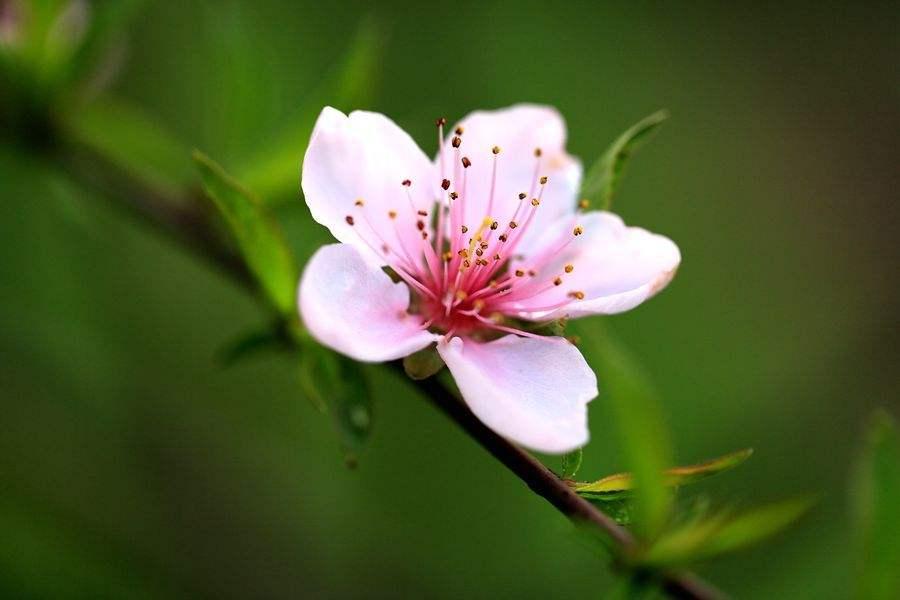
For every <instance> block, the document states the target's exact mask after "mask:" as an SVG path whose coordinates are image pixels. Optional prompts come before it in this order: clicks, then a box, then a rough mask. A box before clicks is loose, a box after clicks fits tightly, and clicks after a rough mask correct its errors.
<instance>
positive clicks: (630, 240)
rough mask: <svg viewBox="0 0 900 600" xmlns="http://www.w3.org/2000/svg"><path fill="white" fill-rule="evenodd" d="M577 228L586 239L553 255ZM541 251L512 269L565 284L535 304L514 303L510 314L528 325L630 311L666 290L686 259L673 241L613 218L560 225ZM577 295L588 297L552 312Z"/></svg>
mask: <svg viewBox="0 0 900 600" xmlns="http://www.w3.org/2000/svg"><path fill="white" fill-rule="evenodd" d="M576 226H580V227H581V228H582V229H583V233H582V234H581V235H579V236H577V237H576V238H575V239H574V240H573V241H572V243H570V244H569V245H568V246H566V247H565V248H564V249H563V250H562V251H561V252H557V253H556V254H555V255H551V254H552V251H553V250H554V249H558V248H560V246H562V245H563V244H564V243H565V242H566V240H567V239H569V238H571V237H572V235H573V230H574V228H575V227H576ZM536 246H537V248H538V249H537V250H536V251H535V252H534V253H533V254H532V256H531V257H530V260H529V259H525V260H523V261H521V262H520V263H518V264H517V265H514V267H513V268H515V267H519V268H534V267H537V270H538V271H539V272H540V276H541V277H542V278H543V279H545V280H546V281H548V282H549V281H552V280H553V278H554V277H557V276H560V277H561V278H562V284H561V285H558V286H552V285H551V286H547V287H549V289H547V290H546V291H544V292H542V293H540V294H538V295H536V296H532V297H531V298H527V299H523V300H519V301H513V302H510V304H509V305H508V306H507V307H506V311H505V312H508V313H509V314H515V315H516V316H518V317H520V318H523V319H531V320H544V319H555V318H559V317H562V316H566V315H568V316H569V317H572V318H575V317H581V316H585V315H594V314H614V313H619V312H624V311H626V310H630V309H632V308H634V307H635V306H637V305H638V304H640V303H641V302H643V301H644V300H646V299H648V298H650V297H651V296H653V295H654V294H656V293H657V292H659V291H660V290H662V289H663V288H664V287H666V285H667V284H668V283H669V281H671V280H672V277H674V275H675V271H676V270H677V268H678V265H679V263H680V262H681V253H680V252H679V250H678V246H676V245H675V243H674V242H672V240H670V239H669V238H667V237H664V236H661V235H657V234H653V233H650V232H649V231H647V230H646V229H641V228H640V227H627V226H626V225H625V223H623V222H622V219H621V218H619V217H618V216H617V215H614V214H612V213H609V212H591V213H587V214H584V215H575V216H570V217H566V218H564V219H561V220H560V221H559V222H558V223H556V224H554V226H553V227H551V228H550V229H549V230H548V231H547V232H546V235H545V236H543V237H542V239H541V240H540V241H539V242H538V243H537V244H536ZM542 252H543V256H542ZM566 265H572V266H573V267H574V270H573V271H572V272H571V273H566V272H565V266H566ZM538 287H539V286H538ZM573 292H583V293H584V299H583V300H572V302H571V303H569V304H567V305H566V306H563V307H561V308H556V309H548V307H552V306H554V305H557V304H560V303H565V302H566V301H567V300H568V299H571V298H570V297H569V294H571V293H573Z"/></svg>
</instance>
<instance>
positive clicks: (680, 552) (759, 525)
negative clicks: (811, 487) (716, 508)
mask: <svg viewBox="0 0 900 600" xmlns="http://www.w3.org/2000/svg"><path fill="white" fill-rule="evenodd" d="M812 505H813V501H812V500H811V499H810V498H795V499H791V500H784V501H781V502H776V503H773V504H769V505H766V506H762V507H758V508H753V509H750V510H747V511H745V512H742V513H738V514H731V513H729V512H723V513H720V514H718V515H712V516H707V517H705V518H702V519H696V520H693V521H691V522H689V523H687V524H685V525H682V526H680V527H677V528H676V529H674V530H672V531H670V532H668V533H665V534H663V535H661V536H660V537H659V538H658V539H657V540H656V542H655V543H653V544H652V545H651V546H650V547H649V548H648V550H647V551H646V553H645V554H643V555H642V557H641V559H640V562H641V563H642V564H645V565H651V566H655V567H668V566H679V565H685V564H689V563H692V562H694V561H698V560H703V559H707V558H711V557H714V556H718V555H720V554H725V553H727V552H733V551H735V550H740V549H742V548H745V547H747V546H751V545H753V544H755V543H757V542H760V541H762V540H764V539H766V538H768V537H770V536H772V535H774V534H776V533H778V532H779V531H781V530H783V529H784V528H786V527H787V526H789V525H790V524H792V523H794V522H795V521H796V520H797V519H799V518H800V517H801V516H802V515H803V514H804V513H806V512H807V511H808V510H809V509H810V508H811V507H812Z"/></svg>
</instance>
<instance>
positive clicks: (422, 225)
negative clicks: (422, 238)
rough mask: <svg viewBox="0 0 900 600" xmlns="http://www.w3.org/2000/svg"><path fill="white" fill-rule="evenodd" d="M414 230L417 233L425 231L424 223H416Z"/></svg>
mask: <svg viewBox="0 0 900 600" xmlns="http://www.w3.org/2000/svg"><path fill="white" fill-rule="evenodd" d="M416 228H417V229H418V230H419V231H423V230H424V229H425V221H416Z"/></svg>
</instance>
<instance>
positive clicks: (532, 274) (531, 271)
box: [528, 269, 537, 277]
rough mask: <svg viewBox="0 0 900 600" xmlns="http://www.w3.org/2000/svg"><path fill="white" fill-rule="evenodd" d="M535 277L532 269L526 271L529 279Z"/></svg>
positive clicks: (535, 272)
mask: <svg viewBox="0 0 900 600" xmlns="http://www.w3.org/2000/svg"><path fill="white" fill-rule="evenodd" d="M535 275H537V271H535V270H534V269H528V276H529V277H534V276H535Z"/></svg>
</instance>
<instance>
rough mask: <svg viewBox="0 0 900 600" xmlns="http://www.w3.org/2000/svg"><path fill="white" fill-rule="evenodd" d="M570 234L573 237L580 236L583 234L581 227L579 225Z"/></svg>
mask: <svg viewBox="0 0 900 600" xmlns="http://www.w3.org/2000/svg"><path fill="white" fill-rule="evenodd" d="M572 233H573V234H574V235H581V234H582V233H584V229H582V228H581V225H579V226H577V227H576V228H575V229H573V230H572Z"/></svg>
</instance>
